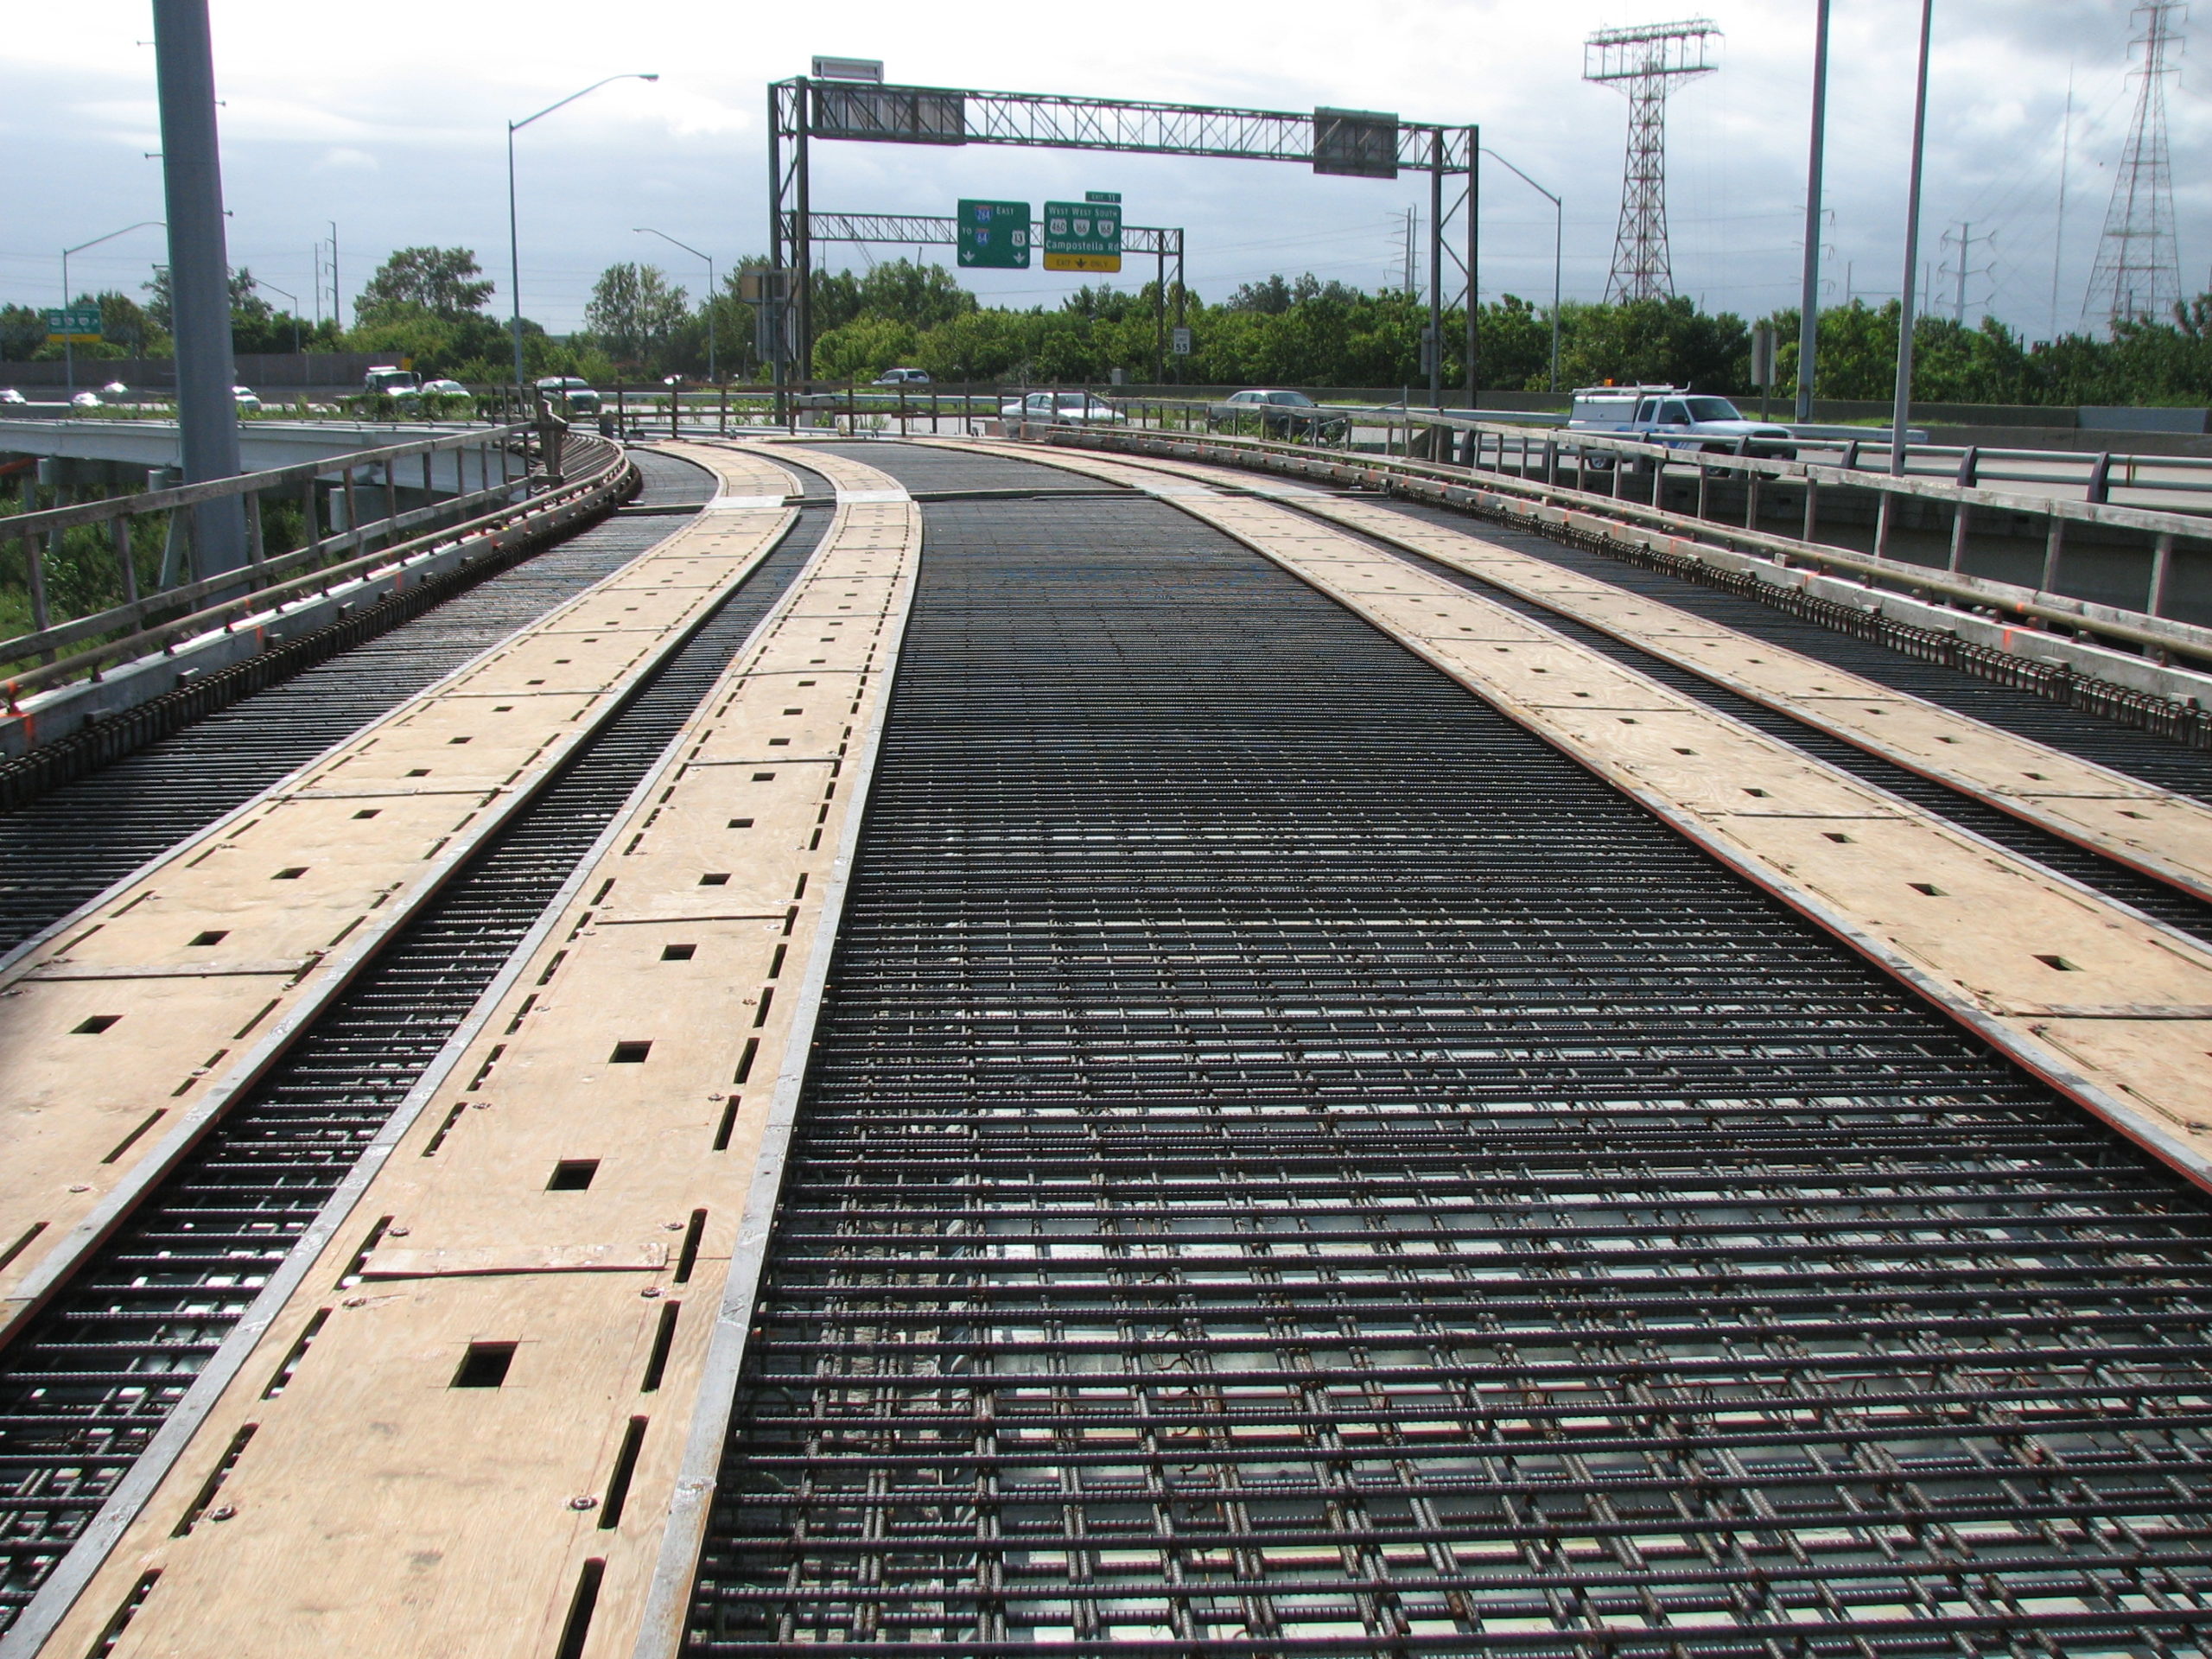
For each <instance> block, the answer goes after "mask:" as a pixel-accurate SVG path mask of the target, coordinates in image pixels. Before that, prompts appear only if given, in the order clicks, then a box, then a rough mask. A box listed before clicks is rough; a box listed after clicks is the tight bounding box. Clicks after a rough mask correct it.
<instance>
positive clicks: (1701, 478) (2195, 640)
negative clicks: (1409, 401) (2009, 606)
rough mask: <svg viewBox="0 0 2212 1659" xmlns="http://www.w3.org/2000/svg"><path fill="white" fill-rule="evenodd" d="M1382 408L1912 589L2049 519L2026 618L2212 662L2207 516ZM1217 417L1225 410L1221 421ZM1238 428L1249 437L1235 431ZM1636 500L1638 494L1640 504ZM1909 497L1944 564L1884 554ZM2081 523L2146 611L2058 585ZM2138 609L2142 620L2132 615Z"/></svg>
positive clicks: (1666, 515)
mask: <svg viewBox="0 0 2212 1659" xmlns="http://www.w3.org/2000/svg"><path fill="white" fill-rule="evenodd" d="M1219 407H1220V406H1219V405H1217V404H1193V403H1181V402H1173V401H1168V400H1162V399H1156V398H1145V399H1133V400H1130V401H1129V402H1128V404H1124V405H1122V413H1123V414H1124V416H1131V415H1133V416H1135V418H1133V419H1128V420H1126V421H1125V422H1123V423H1116V426H1115V427H1114V428H1111V429H1135V430H1147V429H1150V430H1163V431H1167V432H1171V433H1173V432H1182V433H1192V432H1195V431H1197V430H1198V428H1199V425H1200V424H1202V423H1194V422H1193V421H1192V418H1191V416H1192V415H1193V414H1194V413H1196V414H1201V415H1203V414H1205V413H1206V412H1207V411H1210V410H1218V409H1219ZM1364 412H1366V411H1364V410H1349V409H1347V407H1346V406H1344V405H1328V406H1325V410H1324V411H1323V413H1324V416H1325V417H1326V416H1337V415H1338V414H1355V415H1356V414H1359V413H1364ZM1376 412H1377V413H1380V414H1383V415H1385V416H1389V417H1390V419H1389V422H1388V423H1386V429H1385V440H1384V445H1383V452H1382V454H1383V458H1385V459H1396V460H1400V461H1410V462H1415V463H1418V462H1422V461H1431V460H1446V461H1452V462H1456V464H1457V465H1459V466H1461V467H1465V468H1466V469H1467V470H1468V471H1469V472H1471V473H1474V474H1480V475H1482V476H1484V477H1485V478H1486V479H1491V480H1498V481H1499V482H1501V483H1505V482H1508V481H1510V483H1511V484H1513V485H1516V486H1521V487H1523V488H1526V489H1529V490H1531V491H1533V492H1534V493H1536V494H1538V495H1540V496H1543V497H1545V498H1546V499H1552V498H1554V497H1555V498H1557V499H1560V500H1562V501H1564V500H1567V499H1570V498H1571V499H1572V502H1573V505H1578V506H1583V507H1590V506H1599V507H1602V508H1604V509H1605V510H1607V511H1612V512H1624V511H1626V510H1628V509H1635V510H1637V511H1639V512H1649V513H1650V514H1652V515H1653V522H1655V523H1660V522H1663V523H1665V524H1669V525H1670V526H1673V527H1675V528H1678V529H1680V528H1687V529H1689V530H1691V531H1693V532H1694V533H1705V534H1709V533H1713V532H1714V531H1725V533H1726V534H1728V535H1730V536H1732V537H1734V538H1736V539H1737V540H1738V541H1740V542H1741V543H1744V544H1745V548H1746V550H1753V549H1755V550H1757V551H1758V553H1759V554H1760V555H1761V556H1766V557H1774V556H1788V557H1789V558H1792V559H1794V560H1796V562H1798V563H1815V564H1817V565H1819V566H1820V567H1821V568H1822V569H1834V571H1836V572H1838V573H1840V574H1846V575H1851V576H1853V577H1854V578H1856V579H1859V580H1862V581H1863V580H1869V579H1876V578H1878V579H1880V580H1884V581H1887V582H1894V583H1898V584H1909V585H1911V586H1913V587H1916V588H1927V589H1929V590H1930V591H1935V592H1940V593H1942V594H1945V596H1946V597H1948V598H1953V599H1957V600H1961V601H1966V602H1970V603H1973V602H1979V603H1987V602H1988V601H1989V599H1990V596H1991V595H1990V588H1991V584H1990V583H1989V582H1987V580H1986V579H1985V578H1979V577H1976V578H1966V573H1965V572H1964V569H1963V565H1964V563H1965V557H1966V554H1967V543H1968V537H1969V535H1970V534H1971V533H1972V531H1973V525H1974V518H1975V515H1976V514H1977V513H1986V514H1988V515H1990V516H1991V517H1992V518H1996V517H1998V516H2003V517H2005V518H2010V519H2016V520H2017V519H2018V518H2030V519H2033V518H2041V519H2042V520H2043V521H2044V537H2043V563H2042V570H2041V573H2040V576H2039V580H2038V582H2037V586H2036V587H2035V588H2019V587H2018V586H2015V585H2012V584H2005V587H2007V588H2009V590H2010V593H2011V594H2018V596H2019V597H2018V599H2017V600H2012V599H2010V598H2008V600H2007V602H2008V603H2013V604H2017V606H2018V608H2020V609H2021V610H2022V611H2023V612H2024V613H2026V614H2031V615H2036V616H2039V617H2044V618H2047V619H2048V620H2053V621H2058V622H2062V623H2063V624H2064V625H2065V626H2068V627H2070V628H2076V629H2087V630H2093V631H2094V632H2099V633H2101V634H2105V635H2107V636H2108V637H2111V638H2113V639H2126V640H2128V641H2129V642H2130V644H2131V645H2134V646H2137V647H2139V648H2142V649H2148V650H2153V651H2157V652H2165V651H2167V650H2170V649H2174V648H2180V649H2185V650H2188V651H2190V652H2191V653H2192V654H2196V655H2208V656H2212V632H2208V631H2207V630H2204V629H2199V628H2196V627H2194V626H2191V625H2189V624H2185V623H2177V622H2175V621H2174V620H2172V619H2170V618H2167V617H2164V615H2163V614H2162V612H2163V610H2164V607H2165V602H2166V600H2167V597H2168V594H2169V591H2170V589H2171V587H2172V577H2173V571H2174V568H2175V565H2176V563H2177V559H2178V558H2179V557H2180V556H2183V554H2184V553H2186V552H2188V551H2190V550H2195V551H2196V553H2197V554H2199V555H2200V556H2202V555H2206V554H2212V516H2206V515H2200V514H2197V513H2193V512H2181V511H2177V510H2173V509H2165V508H2158V507H2146V506H2139V505H2130V504H2127V503H2121V502H2113V501H2111V500H2108V499H2094V500H2092V499H2080V500H2076V499H2069V498H2068V497H2066V496H2063V495H2033V496H2031V495H2023V494H2018V493H2012V492H2011V491H2005V490H1999V489H1993V488H1990V487H1988V486H1987V485H1986V484H1961V483H1960V482H1959V481H1958V477H1959V476H1960V474H1954V475H1953V476H1952V477H1951V478H1950V479H1948V480H1943V479H1938V478H1935V477H1929V476H1926V475H1914V474H1906V475H1904V476H1902V477H1899V476H1893V475H1891V474H1889V473H1887V472H1876V471H1872V470H1871V469H1867V468H1864V467H1859V466H1857V465H1856V464H1855V463H1856V461H1857V456H1856V454H1853V453H1851V452H1852V450H1853V448H1855V446H1849V445H1847V446H1846V447H1845V450H1844V452H1843V453H1842V454H1840V455H1839V458H1838V459H1839V461H1842V462H1850V463H1852V464H1849V465H1842V464H1839V465H1828V464H1826V463H1823V462H1818V461H1805V460H1796V459H1783V458H1779V457H1768V456H1757V455H1751V454H1737V453H1734V452H1728V453H1724V454H1711V453H1706V452H1701V451H1694V450H1689V449H1685V448H1676V447H1675V446H1672V445H1669V444H1666V443H1660V442H1649V441H1646V440H1640V439H1634V438H1624V437H1619V436H1614V435H1608V434H1605V433H1598V432H1586V431H1575V432H1573V433H1572V434H1565V433H1559V432H1556V431H1553V430H1546V429H1532V428H1528V427H1516V426H1511V425H1505V424H1500V423H1492V422H1487V421H1483V420H1480V419H1478V418H1471V417H1469V416H1465V415H1453V414H1452V413H1451V412H1449V411H1445V412H1444V413H1442V414H1438V413H1436V412H1435V411H1424V410H1414V411H1413V412H1412V413H1411V415H1410V416H1408V412H1407V411H1405V410H1402V409H1385V410H1379V411H1376ZM1029 424H1030V425H1031V426H1032V427H1033V428H1038V427H1042V428H1044V429H1050V428H1051V427H1052V425H1055V424H1058V423H1029ZM1076 424H1080V423H1076ZM1220 424H1221V422H1220V421H1219V418H1218V416H1217V417H1216V420H1215V422H1214V427H1215V428H1217V427H1218V426H1219V425H1220ZM1253 424H1255V425H1256V424H1258V422H1257V421H1255V422H1253ZM1210 430H1211V429H1210ZM1230 435H1232V436H1241V434H1236V433H1234V432H1232V433H1231V434H1230ZM1349 439H1350V434H1349V433H1347V434H1346V435H1345V439H1344V441H1342V442H1337V443H1328V442H1313V441H1311V440H1302V439H1297V438H1281V437H1277V438H1268V439H1263V440H1261V441H1263V442H1270V443H1276V444H1281V445H1283V446H1284V447H1286V448H1289V449H1292V450H1294V451H1298V452H1301V453H1306V454H1315V453H1319V454H1335V455H1347V456H1349V457H1351V458H1353V459H1357V458H1358V457H1359V456H1360V454H1362V453H1363V452H1360V451H1357V450H1354V449H1352V448H1351V445H1350V442H1349ZM1984 453H1987V452H1984ZM1999 453H2007V454H2044V452H2040V451H2012V452H1999ZM2133 459H2134V460H2137V461H2144V460H2146V459H2149V458H2145V457H2134V458H2133ZM2158 459H2164V457H2160V458H2158ZM2111 470H2112V469H2111V468H2110V467H2107V468H2106V469H2105V474H2106V479H2105V484H2104V486H2102V487H2101V492H2100V493H2108V492H2109V487H2110V474H2111ZM1685 475H1694V479H1695V500H1696V505H1695V507H1694V511H1693V512H1690V513H1688V514H1681V513H1676V512H1672V511H1670V510H1669V509H1667V508H1665V507H1663V506H1661V505H1658V500H1659V496H1660V494H1661V493H1662V489H1663V487H1664V482H1665V480H1668V479H1669V477H1673V478H1681V477H1683V476H1685ZM1722 481H1725V482H1726V484H1727V485H1728V486H1730V487H1731V489H1733V488H1735V487H1736V486H1741V488H1742V494H1743V497H1744V503H1743V512H1744V522H1743V524H1741V525H1740V526H1723V525H1721V524H1719V521H1718V520H1717V519H1716V518H1714V517H1713V512H1711V510H1710V508H1711V504H1712V503H1713V499H1714V494H1715V493H1714V488H1713V486H1714V485H1715V484H1716V483H1719V482H1722ZM1770 486H1792V487H1794V488H1796V489H1800V490H1802V516H1801V521H1800V524H1799V528H1798V534H1797V535H1796V536H1795V537H1785V536H1781V535H1778V534H1776V533H1774V532H1772V531H1764V530H1761V529H1760V528H1759V527H1758V526H1759V523H1760V519H1761V518H1762V507H1763V505H1764V502H1763V501H1762V495H1763V493H1764V491H1765V490H1766V489H1767V488H1768V487H1770ZM1840 491H1859V492H1864V493H1869V494H1872V495H1873V496H1874V497H1875V498H1876V505H1875V514H1874V524H1873V532H1872V550H1871V552H1870V553H1867V552H1861V551H1859V550H1856V549H1852V548H1846V547H1839V546H1836V545H1834V544H1833V543H1824V542H1822V541H1821V540H1820V531H1821V507H1822V504H1823V493H1824V492H1827V493H1828V495H1827V499H1829V500H1831V501H1833V500H1834V499H1835V495H1834V493H1836V492H1840ZM1638 494H1641V495H1642V497H1643V499H1641V500H1638V499H1637V495H1638ZM1907 503H1917V504H1925V505H1926V508H1927V509H1928V510H1931V511H1933V512H1936V513H1937V514H1939V515H1948V526H1947V528H1948V557H1947V559H1946V562H1945V563H1944V564H1943V565H1942V567H1941V568H1940V569H1939V568H1936V567H1933V566H1929V565H1923V564H1918V563H1911V562H1909V561H1904V560H1899V559H1895V558H1892V557H1891V556H1889V552H1890V546H1891V540H1892V537H1893V534H1894V531H1895V530H1896V528H1897V524H1898V522H1899V521H1900V519H1901V518H1903V517H1904V504H1907ZM2075 527H2079V528H2082V529H2084V530H2091V529H2093V530H2094V531H2097V532H2098V533H2099V534H2100V535H2101V537H2105V538H2106V539H2107V540H2110V539H2112V538H2113V537H2115V536H2117V537H2120V538H2121V539H2123V540H2130V541H2133V542H2135V543H2138V544H2139V546H2140V548H2141V550H2142V551H2143V552H2145V554H2147V556H2148V560H2147V567H2148V569H2147V577H2146V581H2145V594H2144V601H2143V603H2142V605H2141V606H2140V607H2139V608H2137V609H2135V610H2133V611H2132V612H2131V611H2128V610H2123V609H2121V608H2120V607H2109V606H2100V605H2096V604H2093V603H2091V602H2089V601H2082V600H2077V599H2073V598H2070V597H2069V596H2067V595H2065V594H2061V593H2060V592H2059V591H2058V578H2059V575H2060V573H2061V569H2062V566H2063V558H2064V554H2065V550H2066V545H2067V539H2068V535H2069V530H2071V529H2073V528H2075ZM1961 579H1964V580H1961ZM2131 616H2133V618H2135V619H2136V622H2131V621H2130V620H2129V619H2130V617H2131ZM2139 622H2154V623H2156V624H2157V626H2156V627H2155V628H2145V627H2143V626H2138V625H2137V624H2138V623H2139ZM2169 629H2183V630H2186V631H2187V632H2188V634H2189V635H2190V638H2189V639H2185V640H2184V639H2177V638H2174V637H2172V635H2171V634H2170V633H2169V632H2167V630H2169Z"/></svg>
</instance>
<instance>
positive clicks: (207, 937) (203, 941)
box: [192, 927, 231, 945]
mask: <svg viewBox="0 0 2212 1659" xmlns="http://www.w3.org/2000/svg"><path fill="white" fill-rule="evenodd" d="M230 937H231V932H230V930H229V929H228V928H226V927H211V928H209V929H208V930H207V931H206V932H204V933H195V934H194V935H193V936H192V942H193V944H195V945H209V944H221V943H222V942H223V941H224V940H225V939H227V938H230Z"/></svg>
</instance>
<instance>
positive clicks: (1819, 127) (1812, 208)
mask: <svg viewBox="0 0 2212 1659" xmlns="http://www.w3.org/2000/svg"><path fill="white" fill-rule="evenodd" d="M1827 118H1828V0H1819V3H1818V5H1817V7H1816V8H1815V11H1814V14H1813V151H1812V157H1811V159H1810V160H1809V161H1808V162H1806V164H1805V284H1804V291H1803V293H1802V295H1801V296H1800V297H1799V299H1798V302H1797V419H1798V420H1799V421H1800V422H1804V421H1809V420H1811V419H1812V418H1813V354H1814V353H1815V349H1816V348H1817V347H1818V346H1819V344H1820V332H1821V331H1820V309H1821V159H1822V152H1823V151H1824V149H1826V147H1827ZM1914 217H1915V218H1918V215H1917V214H1915V215H1914Z"/></svg>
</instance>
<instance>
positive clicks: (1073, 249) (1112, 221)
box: [1045, 192, 1122, 271]
mask: <svg viewBox="0 0 2212 1659" xmlns="http://www.w3.org/2000/svg"><path fill="white" fill-rule="evenodd" d="M1094 194H1104V193H1103V192H1098V193H1094ZM1121 268H1122V204H1121V203H1120V202H1118V201H1113V202H1106V201H1048V202H1046V204H1045V269H1046V270H1102V271H1114V270H1120V269H1121Z"/></svg>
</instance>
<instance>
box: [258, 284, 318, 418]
mask: <svg viewBox="0 0 2212 1659" xmlns="http://www.w3.org/2000/svg"><path fill="white" fill-rule="evenodd" d="M254 286H255V287H257V288H265V289H268V290H269V291H270V293H271V294H283V296H284V297H285V298H286V299H288V300H289V301H290V302H292V355H293V356H294V357H297V356H299V355H300V296H298V295H296V294H286V293H285V292H284V290H283V289H281V288H279V287H277V284H276V283H264V282H257V283H255V284H254ZM300 372H301V374H302V377H304V376H305V374H306V372H307V365H305V364H304V363H302V365H300ZM304 384H305V381H304V378H303V379H302V385H304ZM301 396H302V397H305V396H306V394H305V393H304V392H302V394H301Z"/></svg>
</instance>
